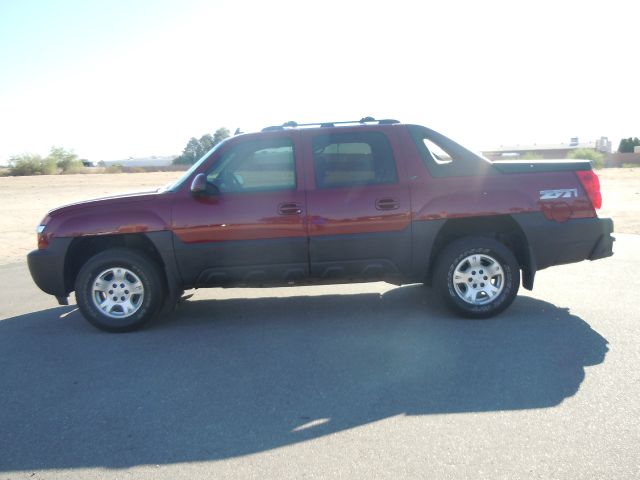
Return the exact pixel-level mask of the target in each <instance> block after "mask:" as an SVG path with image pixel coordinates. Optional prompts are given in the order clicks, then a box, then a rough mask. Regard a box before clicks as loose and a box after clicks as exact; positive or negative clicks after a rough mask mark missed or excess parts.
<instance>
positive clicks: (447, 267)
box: [432, 236, 520, 318]
mask: <svg viewBox="0 0 640 480" xmlns="http://www.w3.org/2000/svg"><path fill="white" fill-rule="evenodd" d="M474 259H475V260H474ZM493 262H495V263H493ZM497 267H499V269H498V268H497ZM463 273H464V275H463ZM432 281H433V286H434V287H435V290H436V292H437V293H438V295H439V296H440V298H441V299H442V300H443V302H444V303H445V304H446V305H447V307H449V308H450V309H451V310H452V311H454V312H455V313H457V314H458V315H460V316H463V317H466V318H488V317H493V316H494V315H497V314H499V313H500V312H502V311H503V310H504V309H505V308H507V307H508V306H509V305H511V303H512V302H513V300H514V299H515V298H516V295H517V293H518V289H519V288H520V268H519V266H518V261H517V260H516V258H515V256H514V255H513V253H512V252H511V250H509V249H508V248H507V247H506V246H505V245H503V244H502V243H500V242H498V241H497V240H494V239H492V238H489V237H482V236H470V237H463V238H460V239H458V240H455V241H454V242H452V243H451V244H450V245H448V246H447V247H445V248H444V250H443V251H442V252H441V253H440V255H439V257H438V261H437V263H436V268H435V270H434V275H433V279H432ZM494 295H495V296H494ZM465 297H466V299H465Z"/></svg>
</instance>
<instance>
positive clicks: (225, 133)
mask: <svg viewBox="0 0 640 480" xmlns="http://www.w3.org/2000/svg"><path fill="white" fill-rule="evenodd" d="M230 135H231V133H230V132H229V129H228V128H224V127H222V128H219V129H217V130H216V131H215V133H214V134H213V145H212V146H215V145H217V144H219V143H220V142H221V141H222V140H224V139H225V138H228V137H229V136H230Z"/></svg>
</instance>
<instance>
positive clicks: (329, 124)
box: [262, 117, 400, 132]
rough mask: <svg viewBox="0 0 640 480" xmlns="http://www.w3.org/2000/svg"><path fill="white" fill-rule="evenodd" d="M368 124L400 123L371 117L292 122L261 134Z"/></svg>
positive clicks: (270, 128)
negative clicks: (337, 120)
mask: <svg viewBox="0 0 640 480" xmlns="http://www.w3.org/2000/svg"><path fill="white" fill-rule="evenodd" d="M368 123H376V124H378V125H393V124H394V123H400V122H399V121H398V120H394V119H392V118H384V119H382V120H376V119H375V118H373V117H363V118H361V119H360V120H347V121H341V122H314V123H297V122H294V121H289V122H285V123H283V124H282V125H272V126H270V127H264V128H263V129H262V131H263V132H273V131H275V130H284V129H285V128H297V127H322V128H324V127H335V126H336V125H358V124H359V125H364V124H368Z"/></svg>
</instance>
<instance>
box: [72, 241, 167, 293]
mask: <svg viewBox="0 0 640 480" xmlns="http://www.w3.org/2000/svg"><path fill="white" fill-rule="evenodd" d="M109 248H129V249H131V250H135V251H137V252H140V253H142V254H144V255H145V256H147V257H148V258H149V259H150V260H152V261H153V262H155V263H156V264H157V265H158V266H159V267H160V269H161V274H162V280H163V284H164V287H165V289H166V288H168V285H167V275H166V271H165V266H164V262H163V261H162V257H161V256H160V254H159V253H158V250H157V249H156V247H155V245H154V244H153V242H152V241H151V240H149V238H148V237H147V236H146V235H144V234H138V233H132V234H126V235H101V236H94V237H78V238H75V239H74V240H73V241H72V242H71V245H69V249H68V250H67V254H66V256H65V265H64V284H65V291H66V292H71V291H72V290H73V289H74V284H75V281H76V277H77V276H78V272H79V271H80V269H81V268H82V266H83V265H84V264H85V263H86V262H87V260H89V259H90V258H91V257H93V256H94V255H96V254H98V253H100V252H102V251H104V250H107V249H109Z"/></svg>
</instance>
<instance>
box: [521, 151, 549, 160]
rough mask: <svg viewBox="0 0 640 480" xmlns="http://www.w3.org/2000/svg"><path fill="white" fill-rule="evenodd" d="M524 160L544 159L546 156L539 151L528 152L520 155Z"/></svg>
mask: <svg viewBox="0 0 640 480" xmlns="http://www.w3.org/2000/svg"><path fill="white" fill-rule="evenodd" d="M520 158H521V159H522V160H543V159H544V157H543V156H542V155H540V154H539V153H533V152H527V153H525V154H524V155H522V156H521V157H520Z"/></svg>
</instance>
